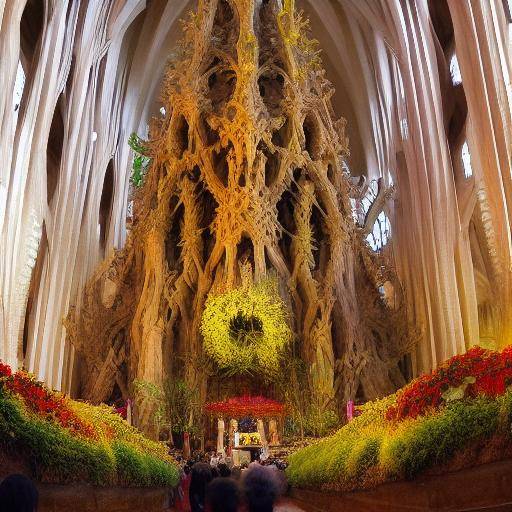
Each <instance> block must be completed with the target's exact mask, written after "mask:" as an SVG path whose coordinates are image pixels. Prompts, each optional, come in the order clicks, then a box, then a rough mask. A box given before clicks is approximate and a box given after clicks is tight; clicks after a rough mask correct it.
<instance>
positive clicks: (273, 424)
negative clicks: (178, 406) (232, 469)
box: [204, 395, 286, 465]
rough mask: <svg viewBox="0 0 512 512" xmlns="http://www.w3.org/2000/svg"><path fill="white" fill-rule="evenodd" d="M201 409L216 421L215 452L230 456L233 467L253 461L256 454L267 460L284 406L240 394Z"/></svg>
mask: <svg viewBox="0 0 512 512" xmlns="http://www.w3.org/2000/svg"><path fill="white" fill-rule="evenodd" d="M204 410H205V412H206V413H208V414H210V415H211V416H212V417H214V418H216V419H217V453H222V454H227V455H229V456H230V457H232V458H233V462H234V463H235V464H236V465H240V464H241V463H243V462H244V460H247V461H249V460H254V458H255V453H256V452H257V451H261V452H262V456H263V457H266V456H268V448H269V446H277V445H279V442H280V440H279V432H278V421H282V420H283V418H284V416H285V414H286V407H285V405H284V404H282V403H280V402H278V401H276V400H272V399H270V398H265V397H263V396H249V395H243V396H237V397H232V398H228V399H225V400H222V401H220V402H210V403H207V404H205V407H204ZM226 425H227V433H226V431H225V429H226ZM267 433H268V435H267ZM226 434H227V435H226ZM226 438H227V439H226ZM249 454H250V455H249Z"/></svg>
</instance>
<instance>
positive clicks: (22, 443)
mask: <svg viewBox="0 0 512 512" xmlns="http://www.w3.org/2000/svg"><path fill="white" fill-rule="evenodd" d="M0 441H1V442H2V444H4V446H10V447H13V448H16V449H21V450H22V451H24V452H25V453H26V455H27V456H28V457H29V458H30V459H31V460H32V461H33V462H34V463H35V466H36V469H37V471H38V473H40V475H41V474H42V475H45V476H46V477H47V478H48V477H49V478H50V479H51V480H54V481H59V482H69V481H72V480H81V479H83V480H87V481H89V482H91V483H94V484H97V485H104V484H107V483H109V482H111V481H112V478H113V475H114V470H115V462H114V459H113V455H112V452H111V451H109V450H108V448H107V447H106V446H105V445H103V444H95V443H92V442H90V441H86V440H84V439H80V438H76V437H73V436H71V434H69V433H68V432H67V431H66V430H64V429H62V428H61V427H60V426H57V425H56V424H53V423H51V422H49V421H46V420H43V419H40V418H37V417H35V416H33V415H29V414H28V413H27V411H25V410H23V406H22V405H21V403H20V402H19V401H18V400H16V399H15V398H10V397H8V396H5V395H4V396H2V397H1V398H0ZM40 475H39V476H40Z"/></svg>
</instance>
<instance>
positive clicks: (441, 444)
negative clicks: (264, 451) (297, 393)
mask: <svg viewBox="0 0 512 512" xmlns="http://www.w3.org/2000/svg"><path fill="white" fill-rule="evenodd" d="M511 355H512V347H508V348H506V349H504V350H503V351H502V352H494V351H484V350H482V349H480V348H474V349H472V350H470V351H468V352H467V353H466V354H463V355H460V356H455V357H453V358H451V359H449V360H448V361H447V362H446V363H444V364H443V365H441V366H440V367H439V368H438V369H437V370H436V371H434V372H432V373H431V374H429V375H425V376H422V377H419V378H418V379H416V380H414V381H413V382H411V383H410V384H409V385H407V386H406V387H405V388H403V389H401V390H399V391H398V392H397V393H396V394H394V395H390V396H388V397H386V398H384V399H382V400H379V401H374V402H368V403H367V404H365V405H363V406H361V407H359V410H360V413H361V414H360V415H359V416H357V417H356V418H354V419H353V420H352V421H350V422H349V423H347V424H346V425H345V426H343V427H342V428H341V429H339V430H338V431H337V432H336V433H335V434H333V435H331V436H329V437H326V438H323V439H321V440H320V441H318V442H317V443H315V444H312V445H310V446H307V447H306V448H303V449H301V450H298V451H297V452H295V453H293V454H292V455H291V456H290V457H289V460H288V462H289V466H288V468H287V476H288V481H289V482H290V483H291V485H294V486H297V487H310V488H315V489H318V488H321V489H325V490H338V491H343V492H346V491H351V490H354V489H358V488H368V487H374V486H376V485H379V484H382V483H384V482H388V481H394V480H398V479H408V478H413V477H415V476H417V475H418V474H420V473H421V472H423V471H425V470H427V469H429V468H432V467H438V468H441V469H443V468H448V469H446V470H449V465H450V463H451V460H452V458H453V457H454V456H455V455H457V456H458V459H457V460H459V463H460V460H465V461H466V462H465V463H466V464H468V465H469V464H473V463H474V464H478V463H481V459H480V458H479V457H480V455H479V454H481V456H482V457H483V460H485V461H487V462H489V461H492V460H500V458H502V457H503V454H504V453H510V450H511V449H512V435H511V425H512V387H510V380H509V379H510V377H511V375H512V370H511V368H512V358H511ZM473 375H474V376H475V377H474V378H471V377H472V376H473ZM456 391H457V392H456ZM444 465H446V466H444Z"/></svg>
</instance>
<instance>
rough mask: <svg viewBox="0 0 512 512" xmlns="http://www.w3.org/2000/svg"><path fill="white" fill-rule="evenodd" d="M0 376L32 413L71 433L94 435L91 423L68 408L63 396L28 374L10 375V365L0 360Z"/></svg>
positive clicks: (91, 436)
mask: <svg viewBox="0 0 512 512" xmlns="http://www.w3.org/2000/svg"><path fill="white" fill-rule="evenodd" d="M0 377H3V381H4V385H5V387H6V388H7V389H8V390H9V391H11V392H12V393H14V394H16V395H18V396H19V397H20V398H21V399H22V400H23V402H24V403H25V405H26V406H27V408H28V409H29V410H31V411H32V412H33V413H35V414H38V415H40V416H42V417H44V418H46V419H48V420H51V421H55V422H57V423H59V424H60V425H61V426H62V427H63V428H66V429H68V430H70V431H71V432H72V433H73V434H76V435H80V436H83V437H88V438H95V437H96V431H95V429H94V427H93V425H90V424H88V423H85V422H84V421H83V420H82V419H80V418H79V417H78V416H77V415H76V414H75V413H74V412H73V411H72V410H71V409H69V408H68V406H67V403H66V398H65V397H64V396H62V395H59V394H57V393H56V392H54V391H50V390H48V389H47V388H46V387H45V386H44V385H43V384H42V383H41V382H38V381H36V380H35V378H34V377H33V376H31V375H30V374H28V373H25V372H23V371H18V372H16V373H15V374H14V375H12V372H11V369H10V367H9V366H7V365H5V364H3V363H2V362H1V361H0Z"/></svg>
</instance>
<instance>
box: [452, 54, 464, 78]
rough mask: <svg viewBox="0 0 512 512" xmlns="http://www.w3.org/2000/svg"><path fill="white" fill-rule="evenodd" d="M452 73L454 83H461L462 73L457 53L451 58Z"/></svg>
mask: <svg viewBox="0 0 512 512" xmlns="http://www.w3.org/2000/svg"><path fill="white" fill-rule="evenodd" d="M450 75H452V84H453V85H460V84H461V83H462V75H461V74H460V68H459V61H458V59H457V54H456V53H454V54H453V56H452V58H451V60H450Z"/></svg>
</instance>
